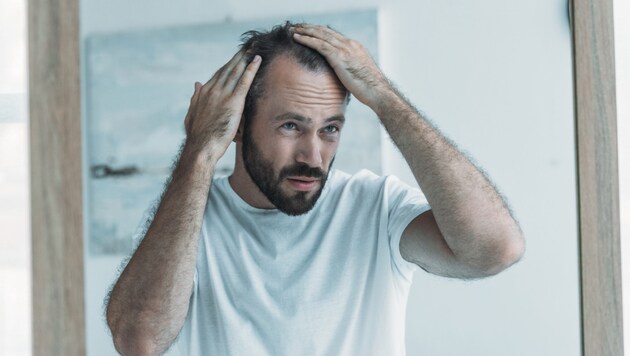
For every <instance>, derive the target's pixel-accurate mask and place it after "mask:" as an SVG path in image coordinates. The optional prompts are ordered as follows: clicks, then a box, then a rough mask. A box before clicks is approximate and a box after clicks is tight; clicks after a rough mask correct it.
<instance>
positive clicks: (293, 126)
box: [280, 122, 297, 130]
mask: <svg viewBox="0 0 630 356" xmlns="http://www.w3.org/2000/svg"><path fill="white" fill-rule="evenodd" d="M280 127H282V128H283V129H287V130H295V129H297V125H296V124H295V123H293V122H287V123H285V124H282V126H280Z"/></svg>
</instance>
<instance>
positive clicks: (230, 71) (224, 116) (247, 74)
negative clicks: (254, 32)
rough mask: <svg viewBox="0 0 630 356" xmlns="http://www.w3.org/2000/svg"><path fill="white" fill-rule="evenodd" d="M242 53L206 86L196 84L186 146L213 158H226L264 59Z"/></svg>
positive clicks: (188, 118)
mask: <svg viewBox="0 0 630 356" xmlns="http://www.w3.org/2000/svg"><path fill="white" fill-rule="evenodd" d="M248 58H250V56H249V55H247V54H246V53H245V52H244V51H239V52H238V53H236V55H234V57H232V59H231V60H230V61H229V62H228V63H226V64H225V65H224V66H223V67H221V69H219V70H218V71H217V72H216V73H215V74H214V76H212V78H211V79H210V80H209V81H208V82H207V83H206V84H204V85H201V83H199V82H195V92H194V94H193V96H192V98H191V99H190V107H189V108H188V113H187V114H186V119H185V120H184V125H185V127H186V145H187V146H191V147H190V148H192V149H193V150H194V151H198V152H202V153H203V154H206V155H207V156H208V158H209V159H212V160H215V161H216V160H218V159H219V158H221V157H222V156H223V154H224V153H225V151H226V150H227V148H228V146H229V145H230V143H231V142H232V140H233V139H234V136H235V135H236V131H237V129H238V126H239V123H240V120H241V116H242V115H243V109H244V106H245V97H246V96H247V92H248V91H249V87H250V86H251V84H252V81H253V80H254V76H255V75H256V72H257V71H258V68H259V66H260V62H261V58H260V56H258V55H256V56H255V57H254V58H253V60H252V61H251V62H250V63H249V64H248V63H247V60H248Z"/></svg>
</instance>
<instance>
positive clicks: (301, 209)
mask: <svg viewBox="0 0 630 356" xmlns="http://www.w3.org/2000/svg"><path fill="white" fill-rule="evenodd" d="M243 131H244V132H243V162H244V163H245V170H246V171H247V173H248V174H249V176H250V177H251V179H252V181H254V183H255V184H256V186H258V189H260V191H261V192H262V193H263V194H264V195H265V196H266V197H267V199H268V200H269V201H270V202H271V204H273V205H274V206H275V207H276V208H277V209H278V210H280V211H281V212H283V213H285V214H287V215H291V216H297V215H302V214H306V213H307V212H309V211H310V210H311V209H313V207H314V206H315V203H317V199H319V197H320V195H321V194H322V190H323V189H324V185H325V184H326V180H327V179H328V173H329V172H330V167H332V164H333V162H334V161H335V158H334V157H333V159H332V161H331V162H330V165H329V166H328V170H327V171H326V172H324V171H323V170H321V169H320V168H317V167H310V166H309V165H307V164H305V163H296V164H292V165H290V166H286V167H283V168H282V170H280V173H279V175H278V177H276V176H275V174H274V172H273V162H272V161H269V160H266V159H265V158H264V157H263V156H262V152H261V151H260V149H259V147H258V146H257V145H256V144H255V143H254V141H253V139H252V138H251V136H250V135H249V132H247V131H248V130H247V129H245V130H243ZM290 176H302V177H313V178H318V179H319V189H318V190H317V191H316V192H315V193H313V195H312V196H311V197H310V198H309V197H308V194H310V193H312V192H311V191H305V192H297V193H295V195H293V196H288V195H286V194H285V193H284V192H283V191H282V190H281V189H280V183H281V182H282V180H283V179H285V178H286V177H290Z"/></svg>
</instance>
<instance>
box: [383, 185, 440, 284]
mask: <svg viewBox="0 0 630 356" xmlns="http://www.w3.org/2000/svg"><path fill="white" fill-rule="evenodd" d="M385 194H386V196H385V198H386V200H387V204H388V209H389V212H388V217H389V219H388V224H387V232H388V234H389V245H390V251H391V255H392V260H393V262H394V266H395V269H396V270H397V271H398V272H399V273H400V274H401V275H402V276H403V277H404V278H405V279H407V280H408V281H411V280H412V278H413V273H414V272H415V271H416V270H417V269H419V268H420V267H418V266H417V265H416V264H415V263H411V262H409V261H407V260H405V259H404V258H403V257H402V255H401V254H400V239H401V237H402V234H403V232H404V231H405V229H406V228H407V226H408V225H409V223H411V221H412V220H413V219H414V218H416V217H417V216H419V215H420V214H422V213H424V212H426V211H428V210H430V209H431V206H430V205H429V203H428V201H427V199H426V197H425V196H424V194H423V193H422V191H421V190H420V189H418V188H412V187H410V186H409V185H407V184H405V183H403V182H401V181H400V180H399V179H398V178H396V177H394V176H389V177H387V179H386V181H385Z"/></svg>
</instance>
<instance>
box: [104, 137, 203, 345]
mask: <svg viewBox="0 0 630 356" xmlns="http://www.w3.org/2000/svg"><path fill="white" fill-rule="evenodd" d="M207 157H208V156H207V155H202V154H200V153H199V152H195V151H194V150H193V149H191V147H190V146H188V145H187V146H185V147H184V150H183V151H182V154H181V156H180V158H179V161H178V163H177V165H176V167H175V169H174V170H173V173H172V177H171V181H170V183H169V184H168V186H167V188H166V191H165V193H164V195H163V197H162V200H161V202H160V205H159V207H158V209H157V212H156V214H155V217H154V219H153V221H152V223H151V225H150V227H149V229H148V230H147V233H146V235H145V237H144V239H143V240H142V242H141V243H140V245H139V246H138V249H137V250H136V252H135V253H134V255H133V257H132V258H131V260H130V261H129V263H128V265H127V267H126V268H125V270H124V271H123V273H122V275H121V276H120V278H119V280H118V281H117V283H116V285H115V286H114V289H113V290H112V294H111V297H110V300H109V304H108V307H107V322H108V324H109V326H110V328H111V330H112V334H113V337H114V342H115V344H116V347H117V349H118V350H119V351H120V352H121V353H123V354H127V353H129V354H145V353H146V354H154V353H160V352H163V351H164V350H165V349H166V348H167V347H168V346H169V345H170V343H171V342H172V341H173V340H174V338H175V337H176V336H177V334H178V333H179V330H180V329H181V326H182V325H183V322H184V319H185V316H186V313H187V311H188V303H189V299H190V295H191V292H192V285H193V277H194V271H195V263H196V257H197V246H198V239H199V237H198V235H199V230H200V227H201V222H202V219H203V213H204V210H205V206H206V202H207V197H208V191H209V188H210V184H211V179H212V175H213V171H214V165H215V163H214V161H213V160H211V159H208V158H207Z"/></svg>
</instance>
